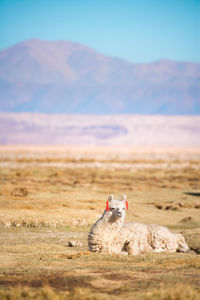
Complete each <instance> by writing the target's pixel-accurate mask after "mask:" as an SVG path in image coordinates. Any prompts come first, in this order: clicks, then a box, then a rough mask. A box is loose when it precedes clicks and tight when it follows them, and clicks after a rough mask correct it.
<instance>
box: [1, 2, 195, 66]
mask: <svg viewBox="0 0 200 300" xmlns="http://www.w3.org/2000/svg"><path fill="white" fill-rule="evenodd" d="M32 38H39V39H44V40H50V41H51V40H52V41H54V40H71V41H76V42H79V43H82V44H84V45H87V46H90V47H92V48H94V49H96V50H98V51H99V52H101V53H104V54H107V55H110V56H115V57H120V58H123V59H125V60H128V61H131V62H135V63H141V62H152V61H155V60H159V59H173V60H179V61H194V62H200V0H0V49H1V50H2V49H5V48H7V47H9V46H11V45H13V44H15V43H18V42H21V41H23V40H26V39H32Z"/></svg>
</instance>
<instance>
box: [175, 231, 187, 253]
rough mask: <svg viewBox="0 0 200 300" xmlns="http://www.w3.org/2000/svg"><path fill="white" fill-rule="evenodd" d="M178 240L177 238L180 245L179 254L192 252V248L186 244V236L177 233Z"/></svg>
mask: <svg viewBox="0 0 200 300" xmlns="http://www.w3.org/2000/svg"><path fill="white" fill-rule="evenodd" d="M176 238H177V243H178V248H177V251H178V252H188V251H189V250H190V248H189V247H188V245H187V244H186V241H185V238H184V236H183V235H182V234H180V233H177V234H176Z"/></svg>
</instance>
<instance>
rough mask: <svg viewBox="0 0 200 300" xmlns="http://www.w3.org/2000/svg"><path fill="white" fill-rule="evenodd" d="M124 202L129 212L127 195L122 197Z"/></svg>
mask: <svg viewBox="0 0 200 300" xmlns="http://www.w3.org/2000/svg"><path fill="white" fill-rule="evenodd" d="M122 201H124V202H126V209H127V210H128V201H127V198H126V195H125V194H124V195H123V197H122Z"/></svg>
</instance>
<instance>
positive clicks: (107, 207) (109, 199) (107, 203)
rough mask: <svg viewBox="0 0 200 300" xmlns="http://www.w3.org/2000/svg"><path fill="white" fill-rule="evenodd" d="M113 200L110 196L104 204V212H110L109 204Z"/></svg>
mask: <svg viewBox="0 0 200 300" xmlns="http://www.w3.org/2000/svg"><path fill="white" fill-rule="evenodd" d="M113 199H114V197H113V195H110V196H109V197H108V200H107V202H106V210H110V208H109V202H110V201H112V200H113Z"/></svg>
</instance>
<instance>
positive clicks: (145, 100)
mask: <svg viewBox="0 0 200 300" xmlns="http://www.w3.org/2000/svg"><path fill="white" fill-rule="evenodd" d="M0 111H5V112H42V113H76V114H77V113H78V114H82V113H84V114H96V113H99V114H116V113H130V114H131V113H142V114H199V113H200V64H196V63H188V62H175V61H169V60H161V61H157V62H155V63H150V64H132V63H130V62H126V61H124V60H121V59H118V58H112V57H108V56H105V55H102V54H100V53H98V52H97V51H95V50H93V49H90V48H88V47H86V46H83V45H80V44H77V43H72V42H67V41H59V42H47V41H42V40H28V41H25V42H22V43H19V44H17V45H15V46H13V47H10V48H8V49H6V50H4V51H0Z"/></svg>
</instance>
